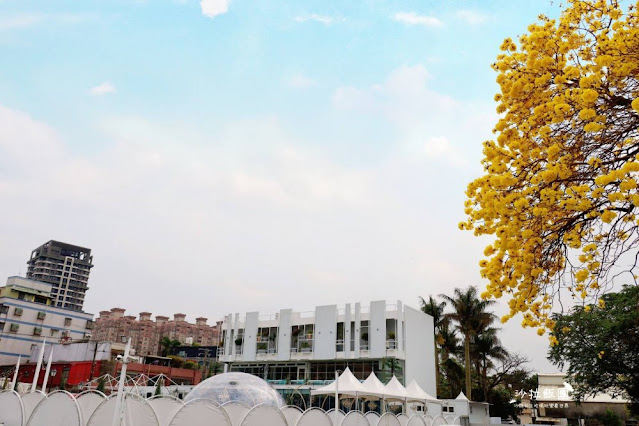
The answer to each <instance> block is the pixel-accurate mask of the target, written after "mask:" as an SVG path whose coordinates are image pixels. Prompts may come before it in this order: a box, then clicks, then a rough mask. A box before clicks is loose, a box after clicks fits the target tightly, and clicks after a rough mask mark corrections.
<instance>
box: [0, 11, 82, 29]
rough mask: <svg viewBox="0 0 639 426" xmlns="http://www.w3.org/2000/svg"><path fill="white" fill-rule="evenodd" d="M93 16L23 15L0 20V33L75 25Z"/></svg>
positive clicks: (60, 14)
mask: <svg viewBox="0 0 639 426" xmlns="http://www.w3.org/2000/svg"><path fill="white" fill-rule="evenodd" d="M93 18H94V15H92V14H86V13H54V14H42V13H23V14H18V15H13V16H4V17H2V18H0V31H2V30H17V29H25V28H32V27H35V26H37V25H41V24H46V23H49V24H62V25H69V24H77V23H81V22H86V21H88V20H90V19H93Z"/></svg>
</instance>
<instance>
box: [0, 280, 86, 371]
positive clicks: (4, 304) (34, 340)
mask: <svg viewBox="0 0 639 426" xmlns="http://www.w3.org/2000/svg"><path fill="white" fill-rule="evenodd" d="M51 287H52V285H51V284H47V283H42V282H39V281H33V280H30V279H27V278H22V277H9V278H8V279H7V285H6V286H4V287H1V288H0V365H7V364H15V363H16V361H17V359H18V357H21V360H22V362H26V361H27V360H28V358H29V354H30V353H31V348H32V347H33V346H36V345H38V344H40V343H41V342H42V340H43V339H45V338H46V339H47V341H49V342H51V341H58V342H59V341H62V342H66V341H72V340H78V339H88V338H89V337H90V335H91V332H92V329H93V314H89V313H85V312H77V311H72V310H69V309H63V308H59V307H57V306H54V301H55V297H54V296H53V295H52V293H51V289H52V288H51Z"/></svg>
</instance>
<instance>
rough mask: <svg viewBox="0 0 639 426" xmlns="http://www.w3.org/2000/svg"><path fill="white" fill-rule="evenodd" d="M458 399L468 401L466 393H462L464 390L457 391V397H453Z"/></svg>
mask: <svg viewBox="0 0 639 426" xmlns="http://www.w3.org/2000/svg"><path fill="white" fill-rule="evenodd" d="M455 399H457V400H459V401H468V398H466V395H464V392H459V395H457V398H455Z"/></svg>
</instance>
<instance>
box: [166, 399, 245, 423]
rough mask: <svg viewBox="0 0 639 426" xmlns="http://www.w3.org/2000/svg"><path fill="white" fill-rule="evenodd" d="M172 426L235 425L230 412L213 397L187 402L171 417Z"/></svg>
mask: <svg viewBox="0 0 639 426" xmlns="http://www.w3.org/2000/svg"><path fill="white" fill-rule="evenodd" d="M169 425H170V426H235V425H232V423H231V420H230V419H229V416H228V414H226V412H225V411H224V410H223V409H222V407H220V405H219V404H218V403H216V402H215V401H213V400H211V399H201V398H200V399H194V400H192V401H189V402H187V403H186V404H184V405H183V406H182V408H180V409H179V410H178V411H177V412H176V413H175V414H174V415H173V418H171V421H170V422H169Z"/></svg>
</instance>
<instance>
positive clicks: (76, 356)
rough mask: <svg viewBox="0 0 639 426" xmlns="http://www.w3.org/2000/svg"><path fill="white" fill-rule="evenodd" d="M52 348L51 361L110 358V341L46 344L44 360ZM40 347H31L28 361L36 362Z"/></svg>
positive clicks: (103, 359)
mask: <svg viewBox="0 0 639 426" xmlns="http://www.w3.org/2000/svg"><path fill="white" fill-rule="evenodd" d="M51 350H53V359H52V361H53V362H60V361H93V359H94V354H95V360H96V361H108V360H109V359H111V342H78V343H73V344H70V345H61V344H54V345H49V344H47V345H46V346H45V347H44V360H45V362H46V361H47V360H48V359H49V353H50V352H51ZM38 355H40V347H39V346H36V347H34V348H32V349H31V356H30V357H29V362H33V363H36V362H38Z"/></svg>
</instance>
